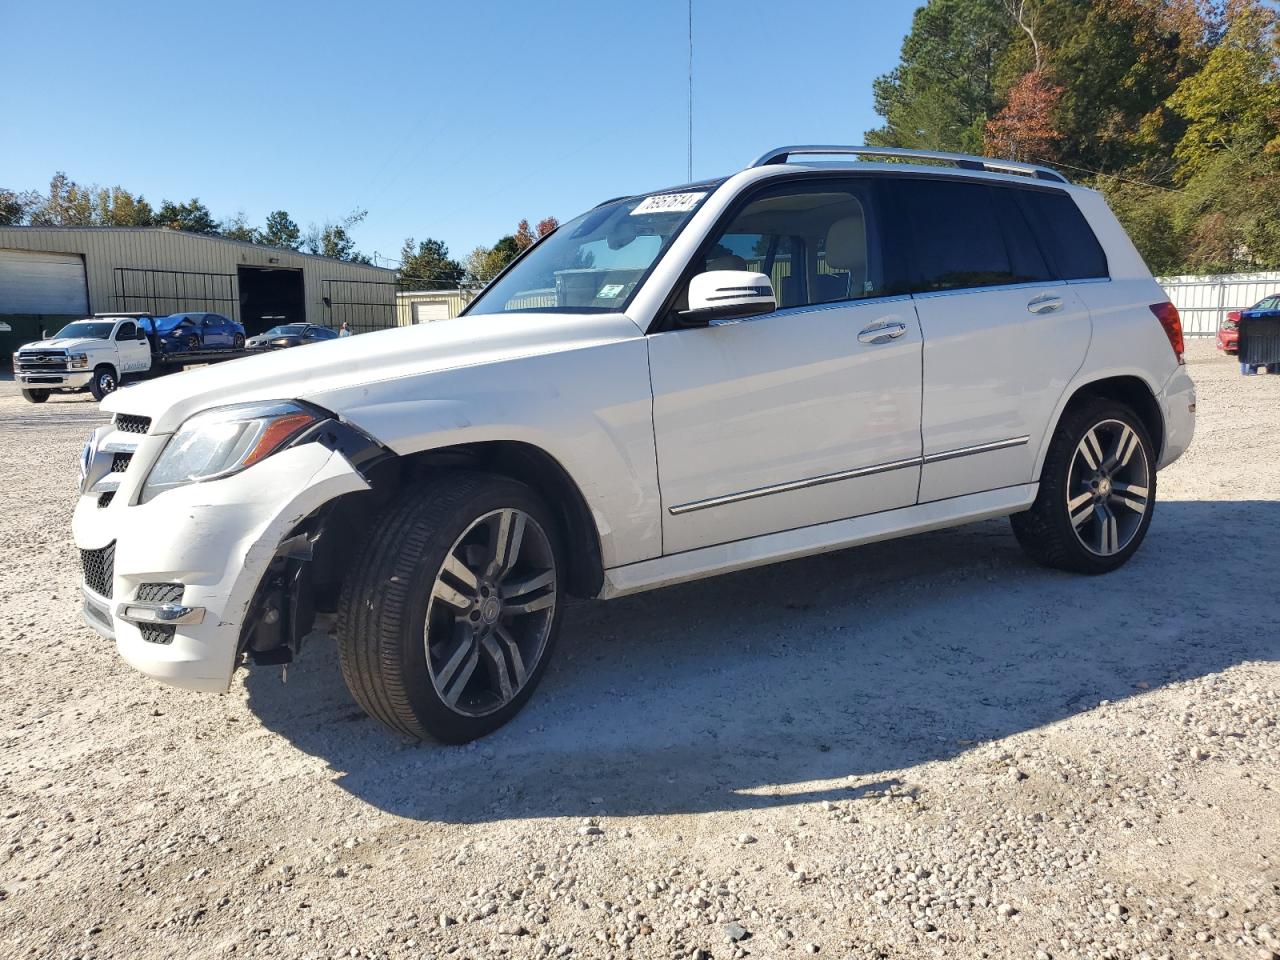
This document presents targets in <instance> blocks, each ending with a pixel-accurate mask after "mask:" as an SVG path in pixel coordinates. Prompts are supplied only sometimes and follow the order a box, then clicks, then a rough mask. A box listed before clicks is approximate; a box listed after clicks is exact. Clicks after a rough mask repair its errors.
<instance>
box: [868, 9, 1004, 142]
mask: <svg viewBox="0 0 1280 960" xmlns="http://www.w3.org/2000/svg"><path fill="white" fill-rule="evenodd" d="M1011 41H1012V31H1011V26H1010V21H1009V18H1008V15H1007V13H1006V11H1005V10H1004V7H1003V6H1002V5H1001V3H1000V2H999V0H929V2H928V3H926V4H925V5H924V6H922V7H921V8H920V9H918V10H917V11H916V13H915V16H914V17H913V18H912V21H911V32H910V33H909V34H907V37H906V39H905V40H903V42H902V53H901V60H900V62H899V64H898V66H897V67H895V68H894V69H893V70H892V71H891V72H890V73H887V74H885V75H883V76H881V77H878V78H877V79H876V81H875V83H874V85H873V87H872V92H873V94H874V97H875V110H876V113H878V114H879V115H880V116H882V117H884V120H885V122H884V126H882V127H880V128H878V129H876V130H872V131H870V132H868V133H867V135H866V140H867V143H869V144H873V145H877V146H895V147H914V148H920V149H933V150H962V151H965V152H968V153H976V152H980V151H981V149H982V139H983V131H984V130H985V128H986V123H987V121H988V120H989V119H991V117H992V116H994V114H995V112H996V109H997V103H998V96H997V93H998V86H997V80H998V75H999V67H1000V60H1001V56H1002V55H1003V53H1004V51H1005V50H1006V49H1007V48H1008V46H1009V44H1010V42H1011Z"/></svg>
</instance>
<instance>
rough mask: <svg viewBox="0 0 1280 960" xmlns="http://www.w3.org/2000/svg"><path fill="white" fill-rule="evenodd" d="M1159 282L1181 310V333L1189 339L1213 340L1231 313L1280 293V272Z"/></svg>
mask: <svg viewBox="0 0 1280 960" xmlns="http://www.w3.org/2000/svg"><path fill="white" fill-rule="evenodd" d="M1157 279H1158V280H1159V283H1160V286H1162V287H1164V289H1165V292H1166V293H1168V294H1169V299H1170V300H1172V301H1173V305H1174V306H1175V307H1177V308H1178V315H1179V316H1181V317H1182V330H1183V332H1184V333H1185V334H1186V335H1187V336H1189V337H1212V336H1213V335H1214V334H1216V333H1217V332H1218V327H1219V325H1221V323H1222V321H1223V320H1224V319H1225V318H1226V316H1227V311H1228V310H1239V309H1241V308H1242V307H1251V306H1253V305H1254V304H1255V303H1257V302H1258V301H1259V300H1261V299H1262V298H1263V297H1265V296H1268V295H1269V294H1272V293H1280V272H1273V273H1224V274H1220V275H1218V276H1208V277H1158V278H1157Z"/></svg>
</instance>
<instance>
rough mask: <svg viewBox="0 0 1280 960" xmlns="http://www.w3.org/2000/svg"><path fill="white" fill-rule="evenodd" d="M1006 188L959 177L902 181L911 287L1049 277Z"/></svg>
mask: <svg viewBox="0 0 1280 960" xmlns="http://www.w3.org/2000/svg"><path fill="white" fill-rule="evenodd" d="M1009 194H1010V191H1008V190H1006V189H1001V188H998V187H990V186H987V185H986V184H983V183H973V182H967V181H963V180H927V179H915V178H912V179H910V180H902V181H900V182H899V183H898V199H899V204H900V208H901V212H902V214H903V215H904V216H905V217H906V219H907V222H908V223H909V224H910V225H911V237H912V241H911V276H912V283H911V286H912V290H913V291H915V292H923V293H931V292H936V291H940V290H962V289H966V288H970V287H990V286H1000V285H1004V284H1011V283H1032V282H1035V281H1038V280H1047V279H1049V277H1050V273H1049V269H1048V266H1047V265H1046V264H1045V261H1044V258H1043V257H1042V256H1041V253H1040V250H1039V248H1038V247H1037V246H1036V243H1035V240H1034V237H1033V235H1032V233H1031V227H1030V225H1029V224H1028V222H1027V221H1026V219H1025V218H1024V217H1023V215H1022V214H1021V212H1020V211H1019V210H1018V208H1017V204H1016V202H1015V201H1014V199H1013V197H1011V196H1010V195H1009Z"/></svg>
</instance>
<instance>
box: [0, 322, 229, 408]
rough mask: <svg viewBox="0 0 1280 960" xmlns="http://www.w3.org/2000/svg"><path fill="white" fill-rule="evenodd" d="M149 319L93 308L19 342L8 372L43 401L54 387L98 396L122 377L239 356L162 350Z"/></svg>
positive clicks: (27, 394) (112, 389) (32, 398)
mask: <svg viewBox="0 0 1280 960" xmlns="http://www.w3.org/2000/svg"><path fill="white" fill-rule="evenodd" d="M155 320H156V318H155V317H153V316H152V315H151V314H149V313H96V314H94V315H93V316H92V317H90V318H89V319H87V320H77V321H75V322H74V323H69V324H67V325H66V326H65V327H63V328H62V329H61V330H59V331H58V332H57V333H56V334H54V336H53V337H51V338H50V339H48V340H39V341H37V342H35V343H28V344H25V345H24V346H22V347H19V348H18V352H17V353H15V354H14V355H13V374H14V378H15V379H16V380H17V381H18V383H19V384H20V385H21V387H22V396H23V397H25V398H26V399H27V400H28V401H30V402H31V403H44V402H45V401H46V400H48V399H49V394H51V393H53V392H54V391H57V392H59V393H78V392H80V391H82V390H88V391H89V392H90V393H91V394H93V398H94V399H95V400H101V399H102V398H103V397H105V396H106V395H107V394H109V393H114V392H115V390H116V388H117V387H119V386H120V384H122V383H124V382H125V381H126V380H127V379H135V378H142V377H146V376H152V375H155V374H159V373H168V372H171V371H173V370H178V369H181V368H182V367H185V366H189V365H192V364H204V363H214V362H217V361H219V360H232V359H234V358H236V357H240V356H244V351H243V350H242V349H237V350H234V351H229V350H187V351H183V352H182V353H180V354H172V353H165V352H163V351H161V350H158V349H157V342H156V338H155V336H154V334H155V329H154V328H155Z"/></svg>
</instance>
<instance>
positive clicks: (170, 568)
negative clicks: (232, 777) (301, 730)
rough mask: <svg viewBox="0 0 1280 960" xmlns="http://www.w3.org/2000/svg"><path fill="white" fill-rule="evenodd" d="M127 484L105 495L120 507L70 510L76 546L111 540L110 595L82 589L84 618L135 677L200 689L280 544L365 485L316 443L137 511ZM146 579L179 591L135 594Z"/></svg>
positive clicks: (212, 684)
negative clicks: (159, 598)
mask: <svg viewBox="0 0 1280 960" xmlns="http://www.w3.org/2000/svg"><path fill="white" fill-rule="evenodd" d="M131 480H132V482H131V483H130V485H129V486H130V489H128V490H127V491H126V490H125V489H123V488H122V491H121V494H120V495H119V496H118V497H117V500H119V499H121V498H122V497H125V496H127V499H128V501H129V505H128V506H126V505H125V504H124V503H118V502H117V503H114V504H113V505H112V506H111V507H110V508H108V509H100V508H98V506H97V504H96V498H94V497H81V498H80V502H79V504H78V505H77V507H76V513H75V519H74V521H73V525H72V529H73V532H74V534H75V541H76V546H78V547H79V548H80V549H82V550H95V549H100V548H102V547H103V546H105V545H107V544H109V543H111V542H112V541H114V542H115V544H116V546H115V561H114V570H113V572H112V578H111V596H110V597H104V596H102V595H101V594H98V593H95V592H94V591H92V590H90V589H89V588H87V587H86V588H84V597H85V602H84V616H85V620H86V622H87V623H88V624H89V625H90V626H91V627H93V628H94V629H95V630H97V631H98V632H99V633H100V634H102V635H103V636H104V637H107V638H108V639H114V640H115V644H116V649H117V650H118V651H119V652H120V655H121V656H122V657H123V658H124V659H125V660H126V661H128V663H129V664H130V665H132V666H133V667H135V668H136V669H138V670H140V671H141V672H143V673H145V674H147V675H148V676H151V677H154V678H156V679H157V680H161V681H163V682H165V683H169V684H172V685H174V686H179V687H186V688H188V689H192V690H201V691H206V692H212V693H222V692H225V691H226V689H227V687H228V685H229V684H230V682H231V674H232V671H233V670H234V668H235V659H236V648H237V645H238V643H239V639H240V628H241V625H242V624H243V622H244V618H245V615H246V613H247V611H248V607H249V604H250V602H251V601H252V599H253V594H254V591H255V590H256V589H257V586H258V582H259V581H260V580H261V578H262V575H263V573H264V572H265V571H266V569H267V565H268V563H270V561H271V558H272V556H273V555H274V554H275V551H276V548H277V546H278V545H279V544H280V542H281V540H283V539H284V538H285V536H286V535H287V534H288V533H289V531H290V530H292V529H293V528H294V527H295V526H296V525H297V524H298V522H299V521H301V520H302V519H304V518H305V517H307V516H308V515H310V514H311V513H313V512H314V511H315V510H317V509H318V508H319V507H321V506H322V505H324V504H325V503H327V502H328V501H330V500H332V499H334V498H335V497H339V496H341V495H342V494H345V493H352V492H355V491H359V490H366V489H368V484H367V483H366V482H365V480H364V478H363V477H362V476H361V475H360V473H359V472H358V471H357V470H356V469H355V468H354V467H353V466H352V465H351V463H350V461H348V460H347V458H346V457H344V456H343V455H342V454H341V453H337V452H334V451H331V450H329V449H327V448H326V447H324V446H322V445H321V444H318V443H309V444H303V445H301V446H298V447H294V448H291V449H288V450H283V451H281V452H280V453H277V454H275V455H274V456H272V457H268V458H267V459H266V460H263V461H262V462H261V463H258V464H255V465H254V466H253V467H251V468H250V469H248V470H245V471H244V472H242V473H239V474H235V475H234V476H230V477H225V478H223V479H221V480H213V481H209V482H206V483H192V484H188V485H187V486H185V487H179V488H177V489H175V490H169V491H167V492H165V493H162V494H159V495H158V496H156V497H155V498H153V499H152V500H151V501H150V502H148V503H145V504H137V503H135V502H133V501H136V493H137V490H136V486H137V484H138V483H139V481H138V480H137V478H131ZM156 583H169V584H175V585H181V596H180V597H175V598H168V599H167V600H166V602H164V603H155V602H148V601H147V600H146V599H145V598H139V597H138V591H139V588H140V587H142V585H143V584H156ZM161 631H162V632H161ZM149 637H150V638H151V639H148V638H149ZM157 637H163V638H164V639H161V640H157V639H156V638H157Z"/></svg>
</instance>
